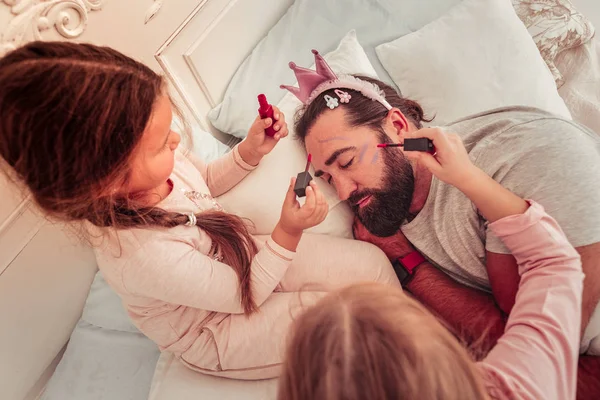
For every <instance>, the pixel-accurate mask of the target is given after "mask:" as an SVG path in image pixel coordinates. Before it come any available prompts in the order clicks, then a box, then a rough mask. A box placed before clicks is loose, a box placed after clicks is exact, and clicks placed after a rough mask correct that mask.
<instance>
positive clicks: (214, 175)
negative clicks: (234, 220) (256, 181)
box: [188, 107, 288, 197]
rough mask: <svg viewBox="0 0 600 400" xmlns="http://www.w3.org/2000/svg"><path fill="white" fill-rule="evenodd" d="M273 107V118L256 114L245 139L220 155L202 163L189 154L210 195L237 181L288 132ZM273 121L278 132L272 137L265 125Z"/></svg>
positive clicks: (217, 194)
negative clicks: (211, 160)
mask: <svg viewBox="0 0 600 400" xmlns="http://www.w3.org/2000/svg"><path fill="white" fill-rule="evenodd" d="M273 109H274V118H275V121H272V120H271V118H267V119H264V120H263V119H260V117H257V118H256V119H255V120H254V123H253V124H252V126H251V127H250V130H249V131H248V136H247V137H246V139H244V141H243V142H242V143H240V144H238V145H237V146H235V147H234V148H233V150H232V151H231V152H229V153H227V154H225V155H224V156H223V157H221V158H219V159H217V160H215V161H213V162H211V163H209V164H205V163H204V162H202V161H201V160H199V159H198V158H196V157H194V156H193V155H192V154H190V155H189V156H188V158H189V159H190V161H191V162H192V163H193V164H194V166H195V167H196V168H197V169H198V170H199V171H200V174H201V175H202V178H204V181H205V182H206V185H207V186H208V189H209V190H210V193H211V194H212V195H213V196H215V197H217V196H220V195H222V194H224V193H225V192H227V191H229V190H230V189H231V188H233V187H234V186H235V185H237V184H238V183H240V182H241V181H242V179H244V178H245V177H246V176H247V175H248V174H249V173H250V172H251V171H253V170H254V169H255V168H256V167H257V166H258V164H259V163H260V161H261V159H262V158H263V157H264V156H265V155H267V154H269V153H270V152H271V150H273V148H274V147H275V146H276V145H277V143H278V142H279V140H280V139H282V138H284V137H286V136H287V135H288V128H287V124H286V122H285V116H284V115H283V113H282V112H281V111H279V109H278V108H277V107H273ZM272 125H273V128H274V129H275V131H276V132H277V133H276V134H275V136H273V137H271V136H267V135H266V134H265V129H267V128H269V127H271V126H272Z"/></svg>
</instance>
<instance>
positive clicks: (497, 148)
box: [447, 107, 600, 160]
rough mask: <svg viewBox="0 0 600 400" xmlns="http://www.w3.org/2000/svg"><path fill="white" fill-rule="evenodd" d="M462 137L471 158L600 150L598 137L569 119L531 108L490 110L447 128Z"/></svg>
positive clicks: (599, 138)
mask: <svg viewBox="0 0 600 400" xmlns="http://www.w3.org/2000/svg"><path fill="white" fill-rule="evenodd" d="M447 129H448V131H451V132H456V133H458V134H459V135H460V136H461V138H462V139H463V141H464V143H465V146H466V147H467V150H468V151H469V153H470V155H471V157H472V158H473V159H480V160H481V159H482V158H483V159H485V158H486V157H492V158H498V157H501V158H506V157H508V158H511V157H512V158H515V159H516V158H521V157H523V156H524V155H525V154H527V153H529V152H531V151H535V152H538V153H539V152H542V153H544V152H549V154H548V156H551V155H552V154H550V153H555V152H556V151H561V150H569V151H574V152H578V151H579V150H580V149H581V150H582V151H583V149H584V148H585V149H587V150H588V151H589V150H590V148H592V149H594V151H595V152H600V136H599V135H597V134H596V133H594V132H592V131H591V130H590V129H588V128H586V127H584V126H583V125H580V124H578V123H576V122H573V121H571V120H567V119H565V118H562V117H560V116H557V115H554V114H551V113H548V112H546V111H543V110H540V109H536V108H531V107H507V108H500V109H495V110H490V111H487V112H484V113H480V114H477V115H473V116H470V117H467V118H464V119H462V120H459V121H457V122H455V123H453V124H451V125H449V126H448V127H447Z"/></svg>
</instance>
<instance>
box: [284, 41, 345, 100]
mask: <svg viewBox="0 0 600 400" xmlns="http://www.w3.org/2000/svg"><path fill="white" fill-rule="evenodd" d="M312 52H313V54H314V55H315V66H316V71H313V70H312V69H308V68H303V67H299V66H297V65H296V64H295V63H293V62H290V64H289V66H290V68H291V69H292V70H293V71H294V74H296V79H297V80H298V87H294V86H291V85H281V86H280V88H282V89H287V90H289V91H290V92H292V94H294V96H296V97H297V98H298V99H299V100H300V101H301V102H302V103H303V104H306V103H307V102H308V99H309V98H310V95H311V93H312V92H313V91H314V90H315V89H316V88H317V87H318V86H319V85H320V84H322V83H325V82H328V81H333V80H336V79H337V78H338V77H337V75H336V74H335V72H333V70H332V69H331V68H330V67H329V65H327V62H326V61H325V59H324V58H323V57H321V55H320V54H319V52H318V51H317V50H314V49H313V50H312Z"/></svg>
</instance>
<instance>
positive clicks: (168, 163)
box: [121, 94, 181, 194]
mask: <svg viewBox="0 0 600 400" xmlns="http://www.w3.org/2000/svg"><path fill="white" fill-rule="evenodd" d="M172 120H173V110H172V108H171V100H170V99H169V96H167V95H165V94H163V95H161V96H160V98H159V99H158V101H157V102H156V105H155V107H154V112H153V113H152V116H151V117H150V121H149V122H148V125H147V126H146V130H145V131H144V133H143V136H142V139H141V141H140V143H139V145H138V147H137V148H136V150H135V152H134V154H133V159H132V163H131V173H130V175H129V179H128V180H127V183H126V184H125V185H124V187H123V188H122V189H121V190H122V191H123V192H126V193H127V194H136V193H144V192H147V191H152V190H153V189H157V188H159V187H161V185H164V184H165V183H166V182H167V179H168V178H169V176H170V175H171V172H173V166H174V164H175V150H176V149H177V146H179V142H180V141H181V137H180V136H179V134H177V133H175V132H173V131H172V130H171V122H172Z"/></svg>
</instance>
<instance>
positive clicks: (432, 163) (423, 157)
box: [405, 151, 442, 175]
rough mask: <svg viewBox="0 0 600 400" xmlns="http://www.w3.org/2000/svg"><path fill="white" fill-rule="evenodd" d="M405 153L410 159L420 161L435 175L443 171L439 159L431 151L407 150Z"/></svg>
mask: <svg viewBox="0 0 600 400" xmlns="http://www.w3.org/2000/svg"><path fill="white" fill-rule="evenodd" d="M405 154H406V157H407V158H408V159H410V160H415V161H418V162H419V163H421V165H423V166H425V168H427V169H428V170H429V171H431V173H432V174H434V175H437V174H439V173H440V172H441V171H442V166H441V165H440V163H439V162H438V160H436V159H435V157H434V156H432V155H431V154H429V153H425V152H422V151H407V152H406V153H405Z"/></svg>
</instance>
